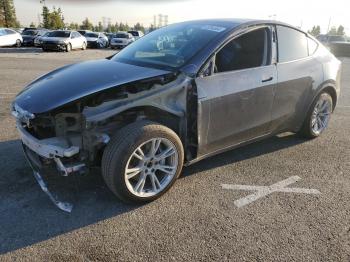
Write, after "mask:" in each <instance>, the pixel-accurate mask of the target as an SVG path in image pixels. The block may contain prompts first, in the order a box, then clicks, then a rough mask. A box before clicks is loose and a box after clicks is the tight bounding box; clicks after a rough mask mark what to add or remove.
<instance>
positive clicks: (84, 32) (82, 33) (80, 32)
mask: <svg viewBox="0 0 350 262" xmlns="http://www.w3.org/2000/svg"><path fill="white" fill-rule="evenodd" d="M91 32H92V31H91V30H78V33H79V34H81V35H85V34H86V33H91Z"/></svg>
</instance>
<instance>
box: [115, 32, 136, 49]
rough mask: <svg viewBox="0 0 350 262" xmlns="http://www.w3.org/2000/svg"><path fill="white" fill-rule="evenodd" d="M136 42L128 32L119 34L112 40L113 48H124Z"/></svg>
mask: <svg viewBox="0 0 350 262" xmlns="http://www.w3.org/2000/svg"><path fill="white" fill-rule="evenodd" d="M134 41H135V38H134V37H133V36H132V34H130V33H128V32H118V33H116V34H115V36H114V37H113V38H112V40H111V48H112V49H114V48H124V47H126V46H127V45H129V44H131V43H132V42H134Z"/></svg>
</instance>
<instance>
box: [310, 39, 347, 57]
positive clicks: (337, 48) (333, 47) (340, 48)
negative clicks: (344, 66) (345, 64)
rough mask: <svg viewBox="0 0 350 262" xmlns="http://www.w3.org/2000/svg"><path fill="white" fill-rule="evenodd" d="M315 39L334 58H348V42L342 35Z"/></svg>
mask: <svg viewBox="0 0 350 262" xmlns="http://www.w3.org/2000/svg"><path fill="white" fill-rule="evenodd" d="M317 39H318V40H319V41H320V42H321V43H322V44H324V45H325V46H326V47H327V48H329V50H330V51H331V52H332V53H333V54H334V55H336V56H350V42H349V41H348V39H347V37H346V36H342V35H319V36H318V37H317Z"/></svg>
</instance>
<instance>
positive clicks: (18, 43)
mask: <svg viewBox="0 0 350 262" xmlns="http://www.w3.org/2000/svg"><path fill="white" fill-rule="evenodd" d="M21 45H22V42H21V40H19V39H17V40H16V45H15V46H16V47H21Z"/></svg>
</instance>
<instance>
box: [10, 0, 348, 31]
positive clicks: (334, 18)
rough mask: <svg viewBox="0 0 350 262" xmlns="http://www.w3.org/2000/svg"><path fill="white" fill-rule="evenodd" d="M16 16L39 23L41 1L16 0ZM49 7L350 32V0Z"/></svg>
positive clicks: (147, 18)
mask: <svg viewBox="0 0 350 262" xmlns="http://www.w3.org/2000/svg"><path fill="white" fill-rule="evenodd" d="M14 3H15V7H16V11H17V17H18V19H19V20H20V22H21V23H22V24H23V25H29V24H30V22H34V23H36V24H37V23H38V15H39V14H40V13H41V4H40V3H39V0H14ZM46 5H47V6H48V7H51V6H56V7H61V8H62V10H63V13H64V17H65V22H67V23H70V22H77V23H81V21H82V20H83V19H84V18H85V17H89V19H91V20H92V22H93V23H98V21H102V17H109V18H111V20H112V23H115V22H116V21H118V22H124V23H125V22H128V24H129V25H133V24H135V23H136V22H141V23H143V24H144V25H145V26H149V25H150V24H151V23H153V15H155V14H160V13H161V14H166V15H168V16H169V22H170V23H174V22H179V21H185V20H193V19H200V18H230V17H234V18H259V19H269V16H271V15H276V19H277V20H280V21H284V22H287V23H290V24H292V25H295V26H301V27H302V29H305V30H308V29H310V28H311V27H312V26H313V25H316V24H318V25H320V26H321V29H322V31H326V30H327V27H328V23H329V19H330V18H331V26H338V25H339V24H342V25H344V26H345V28H346V31H347V33H349V34H350V3H349V0H329V1H323V0H318V1H315V0H289V1H282V0H241V1H239V0H238V1H234V0H46Z"/></svg>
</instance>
